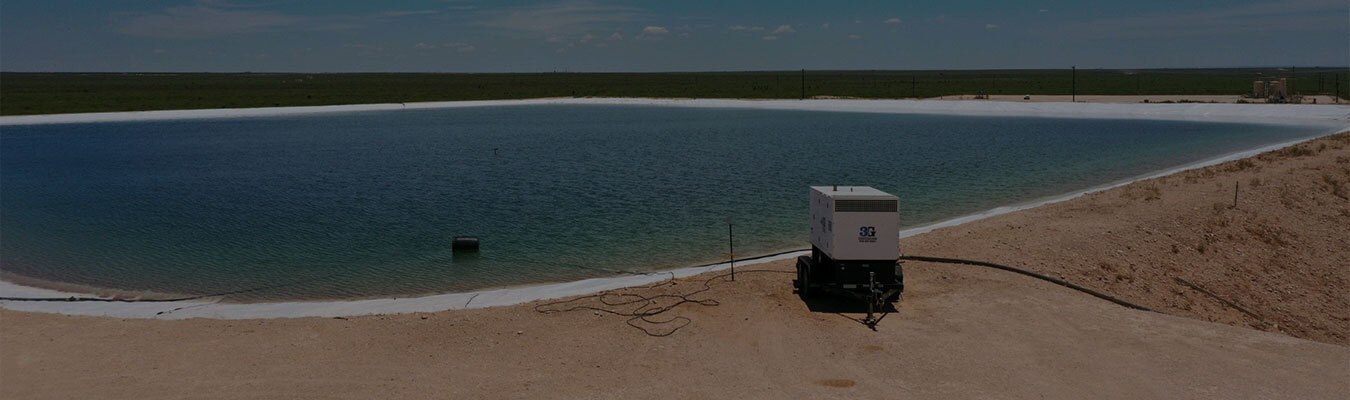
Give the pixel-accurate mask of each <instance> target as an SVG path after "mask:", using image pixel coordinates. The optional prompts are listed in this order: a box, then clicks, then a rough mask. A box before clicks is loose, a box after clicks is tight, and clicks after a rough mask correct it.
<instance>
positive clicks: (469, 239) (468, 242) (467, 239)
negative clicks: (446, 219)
mask: <svg viewBox="0 0 1350 400" xmlns="http://www.w3.org/2000/svg"><path fill="white" fill-rule="evenodd" d="M450 248H451V249H453V250H454V251H478V238H476V237H473V236H455V241H454V242H453V243H452V244H451V245H450Z"/></svg>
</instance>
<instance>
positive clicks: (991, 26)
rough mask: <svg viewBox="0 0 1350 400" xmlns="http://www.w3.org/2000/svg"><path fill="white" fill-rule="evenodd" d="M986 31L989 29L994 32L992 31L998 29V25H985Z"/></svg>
mask: <svg viewBox="0 0 1350 400" xmlns="http://www.w3.org/2000/svg"><path fill="white" fill-rule="evenodd" d="M984 29H988V30H991V31H992V30H995V29H998V25H995V24H984Z"/></svg>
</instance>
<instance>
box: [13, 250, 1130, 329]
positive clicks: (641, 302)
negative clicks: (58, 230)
mask: <svg viewBox="0 0 1350 400" xmlns="http://www.w3.org/2000/svg"><path fill="white" fill-rule="evenodd" d="M807 250H809V249H794V250H787V251H782V252H777V253H773V254H765V255H761V256H756V257H750V258H745V259H741V260H737V261H741V262H745V261H751V260H757V259H763V258H768V257H774V256H780V255H783V254H789V253H796V252H801V251H807ZM900 260H910V261H921V262H932V263H945V264H963V265H973V266H981V267H988V268H994V269H998V270H1003V271H1008V272H1013V273H1017V274H1021V275H1025V276H1029V277H1032V278H1036V279H1040V280H1043V281H1046V282H1050V283H1054V284H1056V285H1060V286H1063V287H1067V288H1070V289H1074V290H1077V291H1080V292H1083V293H1086V294H1089V295H1092V296H1094V297H1097V298H1100V299H1103V300H1106V301H1110V302H1112V303H1115V304H1118V305H1120V306H1123V307H1126V308H1130V309H1135V310H1141V311H1150V312H1153V311H1154V310H1152V309H1149V308H1147V307H1144V306H1141V305H1138V304H1134V303H1130V302H1128V301H1125V300H1122V299H1120V298H1117V297H1114V296H1111V295H1108V294H1106V293H1102V292H1099V291H1096V290H1093V289H1089V288H1087V287H1083V286H1080V285H1077V284H1074V283H1072V282H1069V281H1066V280H1063V279H1060V278H1056V277H1052V276H1049V275H1045V274H1041V273H1037V272H1032V271H1029V270H1026V269H1022V268H1017V267H1012V266H1008V265H1003V264H996V263H992V262H987V261H979V260H965V259H959V258H945V257H927V256H901V257H900ZM718 264H721V263H720V262H719V263H709V264H703V265H698V266H695V267H693V268H700V267H710V266H713V265H718ZM583 268H586V269H592V270H597V271H605V272H611V273H618V274H631V275H656V274H670V277H671V278H670V280H667V281H662V282H658V283H654V284H650V285H645V286H635V287H628V288H622V289H615V290H607V291H603V292H599V293H596V294H592V295H587V296H581V297H575V298H571V299H567V300H560V301H553V302H547V303H543V304H539V305H536V306H535V307H534V310H535V311H536V312H539V313H541V314H556V313H564V312H569V311H577V310H592V311H595V312H603V313H607V314H611V315H617V316H622V317H628V319H627V320H626V321H625V323H626V324H628V325H629V326H631V327H633V328H636V329H638V330H641V331H642V332H643V333H645V334H647V335H648V336H654V337H666V336H670V335H673V334H675V332H677V331H679V330H680V329H682V328H684V327H685V326H688V325H689V324H690V323H692V322H693V321H692V320H690V319H689V318H688V317H683V316H675V317H672V318H668V319H659V318H656V317H658V316H660V315H661V314H664V313H666V312H669V311H671V310H674V309H675V308H677V307H679V306H682V305H685V304H697V305H700V306H705V307H715V306H718V305H720V304H721V303H719V302H718V301H717V300H715V299H695V298H693V297H694V296H697V295H699V294H702V293H705V292H707V291H709V290H712V287H713V282H715V281H718V280H722V279H723V278H727V277H730V276H731V273H723V274H719V275H715V276H712V277H710V278H708V279H706V280H704V281H703V282H702V283H703V285H702V286H703V287H701V288H698V289H696V290H694V291H691V292H688V293H676V294H658V295H640V294H635V293H620V292H624V291H638V290H651V289H657V288H662V287H671V286H675V285H677V284H678V283H677V282H676V280H675V274H674V273H673V272H668V271H661V272H640V271H627V270H611V269H603V268H595V267H583ZM737 272H739V273H742V274H747V273H787V274H791V273H794V271H780V270H768V269H752V270H741V271H737ZM329 278H332V276H325V277H320V278H317V279H308V280H302V281H296V282H289V283H284V284H278V285H269V286H262V287H256V288H249V289H241V290H235V291H230V292H223V293H213V294H203V295H196V296H186V297H177V298H168V299H121V298H99V297H74V296H72V297H36V298H35V297H0V301H51V302H108V303H169V302H181V301H190V300H200V299H204V298H211V297H222V296H228V295H234V294H241V293H249V292H256V291H262V290H268V289H275V288H280V287H286V286H293V285H298V284H301V283H309V282H315V281H319V280H323V279H329ZM728 282H729V281H728ZM589 300H594V301H597V302H599V303H600V304H601V305H602V306H593V305H586V304H576V303H584V302H586V301H589ZM666 300H668V301H671V302H670V303H669V304H665V305H660V303H661V302H663V301H666ZM469 301H470V302H472V301H473V299H472V298H470V299H469ZM467 305H468V303H465V306H467ZM622 307H632V309H631V310H627V311H622V310H618V309H616V308H622ZM639 323H645V324H648V325H651V326H657V327H661V326H672V327H671V328H669V329H668V330H662V331H655V330H652V329H649V328H647V327H644V326H642V325H640V324H639Z"/></svg>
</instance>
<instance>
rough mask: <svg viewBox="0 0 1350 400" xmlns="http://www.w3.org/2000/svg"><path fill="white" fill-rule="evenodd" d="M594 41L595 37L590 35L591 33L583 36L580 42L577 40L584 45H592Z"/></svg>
mask: <svg viewBox="0 0 1350 400" xmlns="http://www.w3.org/2000/svg"><path fill="white" fill-rule="evenodd" d="M592 40H595V35H592V34H590V33H587V34H585V35H581V39H579V40H577V41H578V42H581V43H583V44H584V43H590V42H591V41H592Z"/></svg>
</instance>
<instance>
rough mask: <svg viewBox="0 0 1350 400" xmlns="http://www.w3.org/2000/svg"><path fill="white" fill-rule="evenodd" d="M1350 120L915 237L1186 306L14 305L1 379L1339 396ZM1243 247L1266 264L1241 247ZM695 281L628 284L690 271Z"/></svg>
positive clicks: (996, 289)
mask: <svg viewBox="0 0 1350 400" xmlns="http://www.w3.org/2000/svg"><path fill="white" fill-rule="evenodd" d="M1347 141H1350V139H1348V138H1347V135H1340V136H1336V137H1332V138H1325V139H1319V140H1318V141H1314V142H1312V143H1310V144H1305V145H1303V146H1305V147H1307V150H1303V151H1300V150H1290V151H1286V152H1285V153H1282V154H1279V155H1269V156H1262V157H1265V158H1264V159H1262V158H1260V157H1258V158H1257V159H1255V160H1248V161H1246V163H1243V161H1237V162H1234V163H1232V164H1227V165H1220V166H1216V167H1211V168H1210V169H1207V170H1200V171H1194V172H1190V173H1185V174H1183V175H1176V176H1172V177H1168V178H1164V179H1159V180H1157V181H1152V182H1148V181H1146V182H1140V183H1135V184H1131V185H1128V186H1125V187H1122V188H1117V189H1113V190H1110V191H1106V192H1101V193H1098V194H1094V195H1089V196H1085V197H1082V198H1078V199H1074V200H1070V201H1067V202H1064V203H1059V204H1055V205H1051V206H1047V207H1042V208H1037V209H1033V210H1028V211H1024V212H1018V213H1013V214H1008V215H1003V216H999V217H994V218H991V219H987V220H983V221H978V222H975V223H971V224H966V225H961V226H957V227H953V228H946V229H941V230H938V231H935V232H933V233H929V234H925V235H920V236H917V237H914V238H911V239H909V240H908V241H906V243H905V244H906V251H907V252H909V253H913V254H925V255H938V256H943V255H945V256H961V257H966V258H987V259H990V260H993V261H1004V262H1009V263H1013V264H1018V265H1023V266H1027V267H1030V268H1034V269H1037V270H1041V271H1047V272H1052V273H1056V274H1059V275H1061V276H1064V277H1065V278H1067V279H1070V280H1073V281H1076V282H1080V283H1083V284H1087V285H1093V286H1095V287H1099V288H1102V289H1103V290H1107V291H1110V292H1113V293H1116V294H1118V295H1122V296H1125V297H1128V298H1130V299H1131V300H1135V301H1139V302H1142V303H1144V304H1146V305H1150V306H1153V307H1157V308H1160V309H1162V310H1163V311H1165V312H1167V313H1171V314H1176V315H1183V316H1187V317H1194V318H1187V317H1183V316H1176V315H1167V314H1162V313H1149V312H1141V311H1133V310H1128V309H1125V308H1122V307H1119V306H1116V305H1113V304H1110V303H1107V302H1104V301H1101V300H1099V299H1096V298H1093V297H1090V296H1088V295H1085V294H1082V293H1078V292H1075V291H1072V290H1069V289H1065V288H1062V287H1059V286H1055V285H1051V284H1048V283H1045V282H1041V281H1036V280H1032V279H1030V278H1027V277H1023V276H1019V275H1013V274H1009V273H1005V272H1000V271H993V270H987V269H981V268H978V267H969V266H950V265H939V264H927V263H908V264H907V269H906V271H907V274H906V275H907V278H908V286H909V288H910V291H909V292H908V294H907V297H906V299H905V300H904V301H903V302H902V303H901V304H900V307H899V309H898V310H897V312H894V313H891V314H889V315H887V316H886V317H885V319H883V320H882V322H881V324H880V325H879V326H878V327H877V330H876V331H872V330H869V329H867V328H866V327H864V326H862V325H861V324H859V323H858V322H856V319H857V318H859V317H860V315H859V314H857V313H855V312H853V311H857V310H854V309H848V308H846V307H844V305H841V304H839V303H832V302H828V301H826V302H813V303H811V304H807V303H804V302H802V301H801V300H800V299H798V298H797V297H796V296H795V295H794V294H793V293H792V291H791V288H790V283H789V282H790V279H791V276H790V274H787V273H785V272H786V271H788V270H790V264H788V263H787V262H776V263H771V264H766V265H762V266H758V267H755V268H758V269H771V270H775V271H779V272H758V273H746V272H745V271H744V270H742V274H740V275H739V277H738V280H737V281H735V282H729V281H725V280H721V279H718V280H714V281H712V282H713V283H712V289H711V290H709V291H707V292H705V293H703V294H701V295H699V296H695V298H696V299H704V300H708V299H712V300H717V301H718V302H720V305H717V306H700V305H695V304H686V305H683V306H681V307H679V308H676V309H675V311H673V312H671V313H668V314H666V315H662V316H659V318H661V319H665V318H667V317H674V316H682V317H686V318H689V320H690V321H691V323H690V324H689V325H687V326H685V327H684V328H683V329H682V330H680V331H678V332H676V333H675V334H673V335H671V336H669V337H664V338H655V337H649V336H647V335H644V334H643V333H642V332H641V331H638V330H636V329H634V328H632V327H630V326H628V325H626V324H625V318H621V317H616V316H613V315H607V314H603V313H596V312H591V311H577V312H567V313H556V314H540V313H538V312H536V310H535V306H538V304H529V305H520V306H509V307H496V308H487V309H478V310H457V311H445V312H439V313H431V314H404V315H393V316H366V317H352V318H348V319H333V318H294V319H270V320H234V321H230V320H211V319H190V320H176V321H156V320H139V319H137V320H121V319H113V318H99V317H72V316H62V315H53V314H34V313H23V312H16V311H8V310H3V311H0V398H72V397H101V398H129V397H135V398H185V397H191V398H239V397H273V398H333V397H342V398H370V397H377V396H379V397H419V398H420V397H471V398H478V397H490V398H525V397H531V398H591V397H596V398H656V397H660V398H729V397H737V398H807V397H809V398H858V397H867V398H900V397H912V396H916V395H917V396H920V397H924V398H934V397H936V398H971V397H993V398H1344V397H1346V396H1347V395H1350V347H1346V346H1343V345H1340V344H1332V343H1343V342H1342V341H1343V339H1342V338H1344V337H1345V336H1344V332H1345V328H1344V327H1345V325H1344V321H1345V320H1346V319H1345V318H1344V314H1343V313H1344V312H1345V310H1346V309H1347V308H1346V307H1345V306H1344V303H1343V302H1344V301H1345V296H1344V293H1346V290H1345V280H1344V279H1345V275H1346V273H1347V271H1346V268H1345V266H1346V265H1347V264H1346V263H1345V262H1344V258H1345V257H1346V250H1345V249H1346V248H1347V247H1345V246H1343V245H1344V244H1345V243H1346V241H1347V236H1350V232H1348V231H1347V230H1346V229H1344V227H1345V226H1350V223H1348V222H1350V211H1345V210H1346V207H1347V206H1346V203H1345V200H1344V197H1342V196H1340V195H1338V194H1337V193H1344V192H1343V190H1345V189H1344V188H1343V186H1342V185H1341V184H1335V183H1332V182H1347V181H1346V180H1345V179H1343V178H1342V177H1344V176H1350V173H1347V172H1350V169H1347V167H1346V165H1347V164H1346V162H1350V161H1342V160H1350V155H1346V154H1344V153H1345V152H1347V151H1350V150H1347V149H1350V146H1346V142H1347ZM1322 144H1327V146H1326V147H1325V148H1323V147H1322V146H1321V145H1322ZM1336 146H1340V147H1339V148H1337V147H1336ZM1248 164H1250V165H1248ZM1249 174H1251V175H1249ZM1234 178H1236V179H1245V180H1246V181H1243V184H1249V183H1251V179H1250V178H1257V179H1259V180H1261V182H1262V183H1261V184H1259V185H1257V184H1252V185H1251V186H1252V187H1253V189H1251V192H1250V195H1249V196H1248V197H1242V198H1240V203H1239V208H1238V209H1236V210H1230V209H1226V208H1223V207H1218V206H1215V205H1214V204H1215V203H1219V202H1221V199H1220V200H1216V199H1215V198H1214V196H1218V194H1215V193H1210V192H1209V191H1206V190H1202V189H1212V191H1214V192H1216V193H1218V192H1223V193H1228V194H1230V195H1231V192H1226V191H1224V190H1223V189H1224V188H1231V187H1230V186H1229V185H1231V182H1229V181H1230V180H1233V179H1234ZM1318 182H1321V183H1318ZM1261 188H1266V189H1261ZM1335 188H1342V189H1335ZM1338 190H1341V191H1338ZM1222 198H1223V199H1229V201H1231V198H1230V197H1227V196H1222ZM1241 199H1247V200H1245V202H1243V201H1241ZM1337 199H1340V200H1337ZM1211 221H1213V222H1214V223H1213V224H1208V223H1209V222H1211ZM1220 221H1222V223H1220ZM1244 232H1245V233H1244ZM1272 232H1273V233H1272ZM1192 235H1193V236H1192ZM1163 238H1169V240H1164V239H1163ZM1273 238H1274V239H1273ZM1276 239H1278V240H1276ZM1202 243H1203V244H1205V248H1206V250H1205V251H1204V252H1200V251H1199V248H1198V247H1199V245H1200V244H1202ZM1174 244H1175V245H1176V246H1177V251H1176V252H1173V251H1172V246H1173V245H1174ZM1230 254H1231V255H1230ZM1253 257H1258V259H1259V260H1261V262H1260V263H1256V262H1245V261H1247V260H1250V259H1252V258H1253ZM1233 260H1240V261H1244V262H1241V263H1239V262H1235V261H1233ZM1108 265H1109V267H1108ZM1177 277H1181V278H1183V279H1185V280H1187V281H1188V282H1192V283H1193V284H1195V285H1197V286H1201V287H1204V288H1206V290H1207V291H1209V292H1211V293H1212V295H1207V294H1202V293H1199V292H1198V291H1197V290H1196V289H1193V288H1190V287H1189V286H1185V285H1182V284H1179V283H1176V281H1175V278H1177ZM700 282H702V279H686V280H681V281H679V282H677V284H675V285H663V286H660V287H656V288H650V289H631V290H627V291H625V292H627V293H646V294H653V293H687V292H690V291H693V290H695V289H696V288H699V287H701V284H700ZM1216 298H1224V299H1226V300H1228V301H1229V303H1231V304H1237V305H1239V306H1241V307H1243V308H1245V309H1248V311H1249V312H1252V313H1253V314H1256V315H1258V316H1259V318H1255V319H1253V320H1247V319H1244V318H1252V317H1250V316H1248V315H1247V314H1245V313H1243V312H1242V311H1234V308H1233V306H1231V305H1229V303H1224V302H1221V301H1219V300H1216ZM590 304H593V305H596V306H602V307H606V308H609V307H607V306H604V305H603V304H598V303H590ZM841 311H842V312H841ZM1235 313H1236V314H1235ZM1202 319H1213V320H1216V321H1221V322H1226V323H1229V324H1234V325H1250V324H1253V322H1256V324H1255V325H1256V326H1257V327H1260V328H1262V329H1267V330H1271V331H1272V332H1264V331H1260V330H1255V329H1249V328H1246V327H1243V326H1233V325H1227V324H1222V323H1214V322H1207V321H1204V320H1202ZM1270 323H1276V324H1279V326H1280V327H1281V328H1268V327H1267V326H1270V325H1269V324H1270ZM644 326H646V327H648V328H649V329H652V330H654V331H657V332H663V331H667V330H669V329H671V328H672V327H673V326H674V325H670V324H665V325H660V324H658V325H644ZM1294 327H1298V328H1297V329H1295V328H1294ZM1277 332H1278V333H1277ZM1286 333H1287V334H1288V335H1287V334H1286ZM1289 335H1298V336H1303V337H1308V338H1312V339H1317V340H1321V341H1323V342H1329V343H1323V342H1318V341H1312V340H1305V339H1300V338H1295V337H1291V336H1289ZM1338 335H1339V336H1338Z"/></svg>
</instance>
